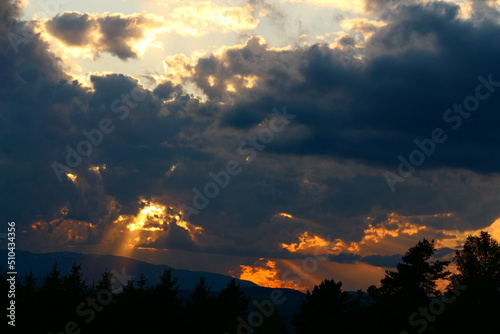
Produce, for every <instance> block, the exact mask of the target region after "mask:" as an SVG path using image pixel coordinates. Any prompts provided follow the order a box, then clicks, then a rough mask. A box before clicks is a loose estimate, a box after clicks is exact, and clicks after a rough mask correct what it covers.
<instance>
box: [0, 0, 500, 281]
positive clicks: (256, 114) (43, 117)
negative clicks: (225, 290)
mask: <svg viewBox="0 0 500 334" xmlns="http://www.w3.org/2000/svg"><path fill="white" fill-rule="evenodd" d="M403 7H404V8H400V13H399V14H400V15H397V16H393V17H391V19H390V20H387V24H386V25H384V26H382V25H381V24H378V23H377V24H375V23H374V22H373V21H365V20H359V19H358V20H351V21H346V22H345V23H344V24H345V25H346V29H347V28H348V29H352V30H354V32H353V33H352V34H353V35H349V36H348V35H342V36H339V37H340V38H341V39H340V40H338V42H337V43H336V44H335V45H331V44H327V43H318V44H315V45H312V46H307V47H289V48H280V49H278V48H274V47H272V46H271V45H270V44H269V43H268V42H266V41H265V39H264V38H262V37H259V36H253V37H251V38H249V39H248V40H247V41H246V42H245V43H243V44H241V45H233V46H230V47H223V48H221V49H220V50H218V51H217V52H214V53H213V54H211V55H208V56H206V57H202V58H200V59H189V58H187V57H183V56H181V55H177V56H172V57H167V58H166V59H165V63H166V64H168V69H172V70H171V72H168V73H166V74H165V75H164V76H163V78H160V79H158V82H157V86H156V87H155V88H153V89H151V90H149V89H147V88H146V87H144V86H143V85H142V84H141V83H140V82H139V80H137V79H136V78H133V77H130V76H126V75H122V74H116V73H93V74H92V75H91V76H90V77H89V85H90V86H89V87H84V86H82V85H81V83H80V82H78V81H74V80H73V79H72V78H70V77H69V76H68V75H66V74H65V72H64V71H63V69H62V68H61V66H62V65H61V62H60V60H59V59H58V58H57V57H56V56H55V55H54V54H53V53H51V52H49V51H48V50H49V44H48V43H47V42H45V41H44V40H42V39H41V37H40V36H37V35H34V36H33V38H31V39H29V41H26V42H25V43H21V44H19V51H20V52H19V53H16V52H15V51H14V49H13V48H12V45H11V43H10V41H9V39H8V37H7V36H8V33H9V32H15V33H20V32H21V31H22V29H23V27H24V26H28V25H25V24H24V23H23V22H20V21H18V15H19V11H18V9H17V7H13V6H11V5H5V4H3V5H0V11H1V15H2V17H5V18H6V20H2V21H1V22H0V30H1V31H3V32H5V33H4V34H1V35H0V55H1V57H2V62H0V79H1V80H0V101H1V102H0V128H1V129H2V131H1V132H0V143H1V144H0V152H1V156H0V172H1V173H2V175H8V176H9V177H5V178H2V179H1V181H0V188H1V189H8V191H5V192H2V194H1V195H0V200H2V203H4V206H2V216H4V217H7V218H6V219H11V220H17V221H18V222H19V228H20V230H21V231H24V232H20V240H21V239H22V240H24V241H26V243H25V244H27V245H30V246H33V247H35V245H36V246H37V247H39V249H42V250H45V249H47V248H49V247H56V246H55V245H56V244H57V245H59V246H60V247H61V248H62V249H68V248H69V247H71V249H74V250H77V249H84V247H85V246H89V245H91V246H92V247H96V249H99V250H100V251H102V252H112V251H117V252H120V254H126V253H127V252H129V253H128V254H131V255H132V254H135V252H138V251H139V248H142V249H141V250H140V251H151V253H153V252H155V250H156V249H157V250H158V252H160V251H162V250H165V249H168V250H169V251H176V252H179V253H182V252H184V253H183V254H184V255H183V256H186V258H189V256H188V255H186V254H187V253H189V254H191V255H190V256H191V258H195V257H196V254H200V253H203V254H211V255H214V254H217V256H222V255H231V256H235V257H238V256H239V257H245V258H247V259H248V260H247V262H246V264H245V265H248V266H254V265H255V260H256V259H259V258H261V257H264V258H266V259H272V261H275V262H276V267H277V268H278V269H281V267H280V265H282V266H283V269H284V268H285V267H286V263H287V262H285V261H289V262H288V264H289V265H290V266H291V265H292V264H293V265H295V266H297V265H299V264H300V261H301V259H302V258H304V256H308V255H310V254H311V252H313V251H314V250H315V249H316V247H317V246H318V245H319V246H321V247H324V248H328V250H329V251H330V253H331V255H332V256H337V258H336V259H337V260H338V261H343V262H349V261H355V262H356V261H358V259H359V262H360V263H361V264H362V265H363V266H364V268H365V269H366V270H368V271H369V272H370V275H372V276H373V277H374V276H376V275H378V274H379V273H380V272H381V269H379V268H377V267H378V266H382V264H390V261H392V259H393V257H394V255H395V254H401V253H402V252H404V251H405V250H407V249H408V248H409V247H411V246H412V245H414V244H415V243H416V242H417V241H418V240H419V239H421V238H423V237H427V238H435V239H436V240H438V242H439V247H440V248H445V247H446V248H450V249H452V248H454V247H456V246H457V242H458V241H460V240H463V237H464V236H466V235H465V234H466V233H469V232H470V231H477V230H478V229H479V228H491V229H492V231H496V232H495V233H497V224H494V222H495V221H496V220H497V219H498V217H499V212H500V205H499V204H500V201H499V199H498V187H499V186H500V184H499V179H498V170H499V167H500V157H499V156H498V150H497V147H496V145H495V143H496V142H497V141H498V135H497V133H498V131H497V128H496V127H497V125H496V124H497V123H498V121H499V119H498V117H499V116H498V113H497V110H499V109H500V108H499V107H500V92H495V93H493V92H492V94H491V96H490V97H489V98H488V99H487V100H485V101H481V107H480V109H478V110H477V111H475V112H474V113H471V115H470V116H469V117H468V118H463V119H462V123H463V125H462V127H461V128H460V129H458V130H456V131H449V130H450V127H449V125H450V124H449V123H446V122H445V121H444V120H443V119H442V117H443V113H444V112H445V111H446V110H447V109H449V108H453V104H454V103H462V102H463V101H464V99H465V98H466V97H467V96H468V95H470V94H473V93H474V90H475V89H476V87H477V85H478V84H479V81H478V79H477V77H478V76H480V75H482V76H483V77H484V78H488V76H489V74H490V73H491V75H492V78H493V79H492V80H493V81H495V82H497V81H500V74H499V73H497V72H496V68H497V65H496V62H497V59H498V56H499V55H500V49H499V44H498V43H496V42H495V41H497V40H498V36H499V32H500V31H499V30H500V28H499V26H498V24H497V23H495V22H494V21H488V20H479V19H475V18H474V17H473V16H471V19H464V18H462V17H460V16H459V14H460V12H459V7H458V6H456V5H454V4H446V3H432V4H423V5H413V6H403ZM200 8H205V7H203V6H201V7H200ZM207 8H208V9H207V10H209V11H210V10H212V9H213V8H212V7H207ZM245 8H246V7H245ZM196 13H197V14H196V15H197V17H198V18H199V16H200V15H202V13H204V12H203V11H200V12H196ZM214 13H218V9H217V10H215V12H214ZM224 13H226V14H227V15H229V16H231V17H233V16H234V17H237V18H239V19H238V20H240V19H241V22H242V24H243V25H244V27H246V26H245V24H248V27H251V26H253V25H254V24H256V23H255V22H256V21H247V20H246V18H247V16H248V15H250V14H252V15H254V14H255V13H253V12H251V11H250V10H249V9H248V10H246V9H245V10H243V11H236V12H231V11H229V12H224ZM240 14H241V15H240ZM194 22H197V23H196V24H197V25H199V26H200V27H202V26H203V24H205V23H206V22H208V21H206V22H205V23H203V22H201V21H200V22H199V21H196V20H195V21H194ZM238 22H239V21H238ZM156 24H157V22H156V21H155V20H153V21H149V16H142V14H135V15H129V16H124V15H119V14H116V15H111V14H102V15H90V14H78V13H65V14H62V15H60V16H58V17H56V18H54V19H51V20H49V21H48V22H47V26H46V27H47V31H50V32H51V33H52V34H53V37H54V38H57V39H59V40H60V41H61V42H62V43H66V44H68V45H69V48H71V47H75V48H76V49H80V51H81V50H87V49H88V52H90V54H94V53H99V52H108V53H111V54H114V55H116V56H117V57H120V58H122V59H131V58H134V57H138V56H140V54H141V52H140V50H141V49H140V48H136V47H135V45H137V43H139V44H141V43H143V42H144V41H146V40H148V39H147V36H148V35H147V31H152V30H148V29H153V30H154V29H161V28H162V27H163V28H164V27H165V25H163V23H162V25H160V26H156ZM238 24H239V23H238ZM347 25H348V26H347ZM210 29H212V28H210ZM213 29H219V28H213ZM241 29H246V28H241ZM355 33H361V34H367V33H369V34H371V36H370V38H368V39H365V40H364V43H360V41H361V40H360V38H359V34H358V37H356V36H354V35H355ZM353 36H354V37H353ZM113 37H116V39H113ZM144 38H146V39H144ZM104 40H109V41H110V43H107V42H106V43H104V42H103V41H104ZM72 45H73V46H72ZM161 79H163V80H164V81H161ZM187 84H191V85H195V86H196V87H197V88H199V89H200V90H201V91H202V92H203V98H202V97H196V96H194V95H193V94H188V93H187V92H186V91H185V90H184V88H183V87H185V86H183V85H187ZM132 92H136V93H140V94H141V96H142V97H143V98H141V99H140V100H134V99H133V97H132ZM497 93H498V94H499V95H496V94H497ZM285 107H286V109H287V111H288V112H289V113H290V114H293V115H296V117H295V118H294V119H293V120H292V121H291V122H290V124H289V125H287V127H286V129H284V130H283V131H282V132H280V133H276V134H275V135H274V138H273V140H272V141H271V142H269V143H268V144H266V145H265V149H262V150H257V149H256V150H255V152H256V154H257V156H256V158H255V159H254V160H253V161H248V160H247V159H246V158H247V157H248V153H247V154H241V153H240V152H238V147H239V144H240V143H246V144H247V145H248V144H249V142H250V141H251V140H254V139H252V138H256V137H255V136H258V133H259V131H260V130H262V129H263V128H265V127H266V126H267V125H268V124H269V122H270V120H271V118H272V115H273V110H279V111H281V112H282V111H283V109H284V108H285ZM275 108H276V109H275ZM121 116H124V117H121ZM104 118H108V119H110V120H111V121H112V124H113V125H114V130H113V131H112V133H109V134H106V135H105V136H104V137H103V140H102V143H101V144H100V145H97V146H95V147H93V149H92V152H91V153H89V154H88V156H85V157H83V159H82V161H81V163H80V164H79V165H78V166H76V167H72V171H71V175H72V176H71V178H72V179H73V180H72V179H71V178H69V177H64V178H63V182H61V183H59V180H58V178H57V177H56V175H55V174H54V170H53V169H52V167H51V164H52V162H53V161H58V162H60V163H66V161H65V160H66V156H67V154H68V148H67V147H70V148H73V149H76V147H77V145H78V143H80V142H81V141H82V140H85V139H86V137H85V135H84V133H83V131H84V130H87V131H89V130H92V129H96V128H98V126H99V123H100V121H101V120H102V119H104ZM436 127H443V128H446V129H447V130H448V131H449V132H447V134H448V135H449V139H448V141H447V142H446V143H444V144H443V145H441V146H439V147H437V148H436V153H435V154H434V155H432V156H431V157H429V159H428V160H426V163H425V164H424V165H423V166H421V167H420V169H418V171H416V172H415V174H414V175H413V177H410V178H407V179H406V180H405V182H404V183H402V184H400V188H398V191H397V192H396V193H391V192H390V191H389V189H388V187H387V184H386V182H385V180H384V178H383V176H382V174H383V172H384V171H385V170H387V169H390V170H396V169H397V168H398V164H399V160H398V156H399V155H405V154H406V155H408V154H409V153H410V152H411V151H412V150H414V149H415V143H414V140H415V139H419V140H423V139H424V138H427V137H428V136H429V134H430V133H431V131H432V129H434V128H436ZM229 160H236V161H237V162H238V163H239V164H240V165H241V166H242V172H241V174H240V175H238V176H235V177H233V178H231V181H230V184H229V185H228V186H227V187H226V188H225V189H224V190H223V191H220V194H219V195H218V196H217V197H214V198H213V199H210V204H209V205H208V206H207V207H206V208H205V209H204V210H202V211H201V212H200V214H199V215H193V216H192V217H190V220H189V224H187V223H186V225H184V224H183V223H182V221H180V220H176V222H174V221H172V222H170V223H169V224H165V223H163V224H159V223H158V222H156V223H155V222H154V219H150V218H148V217H147V216H146V218H148V219H149V220H151V221H137V222H136V220H137V219H138V217H140V215H141V212H142V210H143V209H144V207H145V206H144V204H141V203H142V202H148V201H149V202H150V203H156V204H157V205H158V206H161V207H165V208H174V209H175V210H179V209H180V208H181V205H182V204H190V203H192V201H193V197H194V195H195V193H194V192H193V189H195V188H197V189H202V188H203V187H204V185H206V184H207V183H208V182H210V181H212V179H211V177H210V174H209V173H210V172H217V171H221V170H224V168H225V167H226V165H227V162H228V161H229ZM104 166H105V168H104ZM96 167H99V168H97V171H96ZM68 173H69V172H68ZM67 176H69V175H67ZM164 211H165V210H164ZM167 211H168V210H167ZM280 213H286V215H280ZM165 214H166V213H161V214H159V216H162V215H165ZM119 217H122V218H123V219H122V220H121V221H120V220H119ZM368 217H370V218H371V219H368ZM132 221H134V222H135V224H138V223H144V225H141V224H139V225H137V226H142V227H144V226H146V225H147V226H146V228H150V229H152V230H147V229H146V230H145V229H144V228H138V229H135V230H134V231H131V229H130V228H128V226H130V224H132V223H133V222H132ZM120 222H121V223H120ZM153 223H154V224H153ZM155 228H156V229H158V230H155ZM197 228H200V229H199V230H198V229H197ZM196 231H202V232H200V233H196ZM497 234H498V233H497ZM136 238H138V240H135V239H136ZM148 238H150V239H148ZM46 240H50V241H51V242H52V243H51V244H50V245H47V244H46ZM24 241H23V242H24ZM283 245H286V247H284V246H283ZM99 247H100V248H99ZM146 248H147V250H146ZM87 249H88V248H87ZM179 253H175V254H179ZM326 253H327V254H328V252H326ZM193 254H194V255H193ZM347 254H351V255H347ZM352 254H354V255H355V256H354V255H352ZM214 256H215V255H214ZM349 256H351V258H349ZM342 257H344V258H342ZM278 260H279V261H278ZM280 261H282V262H280ZM364 262H365V263H364ZM297 263H299V264H297ZM354 267H355V265H353V264H351V263H331V264H330V263H329V264H325V267H324V268H323V269H322V270H323V271H318V273H317V275H316V274H315V275H316V276H315V277H313V278H311V280H312V281H314V280H316V279H319V278H320V275H322V274H325V275H326V272H327V270H328V269H332V268H333V269H335V270H336V271H335V273H336V274H337V275H340V276H342V275H343V274H342V272H341V271H342V270H341V269H346V270H350V271H349V272H350V273H353V274H354V273H357V270H358V269H357V268H354ZM358 268H359V267H358ZM264 269H265V268H264ZM268 269H269V268H268Z"/></svg>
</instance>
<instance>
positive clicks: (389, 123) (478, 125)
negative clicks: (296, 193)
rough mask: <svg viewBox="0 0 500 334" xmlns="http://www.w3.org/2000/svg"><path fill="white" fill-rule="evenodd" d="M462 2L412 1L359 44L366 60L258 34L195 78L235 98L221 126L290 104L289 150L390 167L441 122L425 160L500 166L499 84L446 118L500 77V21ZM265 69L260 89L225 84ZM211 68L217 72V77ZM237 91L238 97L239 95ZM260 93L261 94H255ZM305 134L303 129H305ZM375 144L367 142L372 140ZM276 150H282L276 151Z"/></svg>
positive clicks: (202, 66) (247, 122)
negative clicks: (283, 46) (293, 125)
mask: <svg viewBox="0 0 500 334" xmlns="http://www.w3.org/2000/svg"><path fill="white" fill-rule="evenodd" d="M457 15H458V7H457V6H455V5H451V4H445V3H431V4H427V5H420V6H408V7H404V8H403V9H401V11H400V13H399V16H397V17H395V18H394V21H393V22H391V24H389V25H387V26H385V27H383V28H381V29H379V31H378V32H377V33H376V34H375V35H374V36H373V37H372V38H371V39H370V40H369V41H368V42H367V44H366V47H365V48H363V49H360V50H358V51H359V54H360V55H361V56H362V57H363V59H364V61H359V60H357V59H356V58H353V57H351V56H346V54H345V52H344V51H341V50H332V49H330V48H328V47H327V46H326V45H320V44H318V45H314V46H312V47H310V48H308V49H300V50H294V51H276V50H272V49H269V48H268V46H267V45H266V44H264V43H260V42H259V40H258V39H257V38H254V39H252V40H250V41H249V42H248V44H247V45H246V46H245V47H243V48H239V49H232V50H228V51H227V52H226V53H225V54H224V55H223V56H222V57H219V58H217V57H211V58H207V59H202V60H200V61H199V63H198V65H197V66H196V72H195V75H194V79H195V80H196V83H197V84H198V85H199V86H200V87H201V88H203V89H204V91H205V93H206V94H207V95H209V96H210V97H212V98H214V97H219V98H222V99H228V97H227V96H230V97H231V98H232V99H234V103H233V105H234V107H232V108H226V109H225V110H224V111H223V114H222V115H221V117H220V122H221V125H222V126H229V127H234V128H249V127H251V126H254V125H256V124H258V123H260V122H261V121H262V120H263V119H264V117H266V115H268V114H269V112H270V108H269V107H268V106H269V105H285V104H288V105H289V106H290V110H291V112H292V113H296V114H297V115H298V116H297V122H300V123H301V125H304V126H305V127H306V128H305V129H306V130H310V131H308V132H307V134H305V138H302V139H301V140H297V141H292V142H291V143H290V145H289V146H288V147H280V150H279V151H280V152H282V153H295V154H321V155H328V156H332V157H337V158H348V159H355V160H358V161H362V162H364V163H371V164H375V165H379V166H385V167H392V168H394V167H397V165H398V163H399V161H398V160H397V157H398V155H400V154H405V153H406V152H408V153H409V152H411V150H412V149H413V148H414V145H415V144H414V143H413V141H414V140H415V139H419V140H422V139H424V138H427V137H429V136H430V133H431V131H432V130H433V129H434V128H436V127H442V128H444V129H445V130H446V131H447V132H448V133H449V135H450V136H449V137H450V138H449V140H448V141H447V142H446V143H445V144H443V145H441V146H440V147H439V154H435V155H433V156H432V157H431V158H430V159H428V161H426V163H425V165H424V166H423V168H436V167H454V168H456V167H461V168H468V169H471V170H474V171H478V172H496V171H497V170H498V169H499V168H500V156H499V155H498V151H497V150H496V148H495V146H492V145H491V143H494V142H497V141H498V139H499V137H498V131H496V127H497V124H498V121H499V120H500V116H499V113H498V110H500V94H498V93H500V92H494V93H492V94H491V96H490V97H489V98H488V99H487V100H486V101H481V105H480V108H479V109H478V110H477V111H475V112H474V113H473V114H472V115H471V116H470V118H469V119H462V121H463V122H462V123H463V126H462V127H461V128H460V129H459V130H457V131H454V130H451V129H450V127H451V126H456V125H457V124H458V122H459V121H460V120H457V119H454V120H453V121H451V120H450V119H449V118H450V117H451V116H456V115H457V114H456V113H453V114H450V115H448V120H447V121H446V120H444V119H443V114H444V113H445V111H446V110H447V109H449V108H452V109H453V104H454V103H458V104H462V103H463V101H464V99H465V98H466V97H467V96H469V95H471V94H472V95H474V92H475V88H476V87H477V86H478V85H479V84H480V83H481V82H480V81H479V80H478V77H479V76H482V77H483V78H484V79H485V80H486V81H488V80H489V78H490V75H491V81H493V82H500V73H499V71H498V66H497V59H498V58H499V56H500V44H499V43H498V39H499V37H498V36H500V34H499V33H500V27H499V26H498V25H497V24H495V23H493V22H491V21H486V22H474V21H467V20H461V19H458V18H457ZM250 73H252V74H255V75H257V76H259V78H260V79H259V85H258V87H257V88H255V89H245V88H242V89H240V90H239V91H238V93H237V94H231V93H230V92H229V93H228V92H226V84H227V83H228V82H229V83H230V82H232V81H233V80H234V78H235V77H236V75H240V76H245V75H249V74H250ZM209 76H214V77H215V78H216V83H215V84H214V85H211V84H210V83H209V81H208V77H209ZM231 95H233V96H231ZM257 96H258V99H257V98H255V97H257ZM301 131H302V133H297V137H303V136H304V129H302V130H301ZM367 148H369V149H367ZM277 151H278V150H277Z"/></svg>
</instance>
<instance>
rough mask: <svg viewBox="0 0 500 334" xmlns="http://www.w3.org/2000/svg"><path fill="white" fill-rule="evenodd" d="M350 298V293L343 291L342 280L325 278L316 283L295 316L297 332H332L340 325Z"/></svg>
mask: <svg viewBox="0 0 500 334" xmlns="http://www.w3.org/2000/svg"><path fill="white" fill-rule="evenodd" d="M349 299H350V296H349V294H348V293H347V292H345V291H342V282H338V283H335V281H334V280H324V281H323V282H321V284H320V285H319V286H317V285H315V286H314V289H313V291H312V293H311V292H309V291H307V294H306V297H305V300H304V302H303V303H302V305H300V311H299V313H298V314H296V315H294V317H293V320H292V323H293V325H294V326H295V328H296V329H297V334H303V333H304V334H316V333H317V334H319V333H326V332H332V331H333V330H334V329H336V328H337V327H339V325H340V323H341V321H342V313H343V310H344V308H345V307H346V303H347V302H348V301H349Z"/></svg>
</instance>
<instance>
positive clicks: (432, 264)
mask: <svg viewBox="0 0 500 334" xmlns="http://www.w3.org/2000/svg"><path fill="white" fill-rule="evenodd" d="M435 251H436V247H435V245H434V240H432V241H429V240H427V239H425V238H424V239H423V240H422V241H419V242H418V243H417V244H416V245H415V246H413V247H411V248H410V249H409V250H408V252H406V254H405V255H404V256H403V258H402V260H403V262H402V263H398V264H397V266H396V269H397V270H396V271H388V270H387V271H386V274H385V277H384V278H383V279H382V280H381V281H380V283H381V286H380V287H379V288H374V287H370V288H368V293H369V295H370V297H371V298H373V300H374V301H375V304H373V305H372V306H371V307H370V309H371V310H370V312H371V321H373V324H374V327H375V328H376V329H377V331H378V332H379V333H399V332H400V331H401V330H403V329H404V328H407V327H408V321H409V316H410V315H411V314H412V313H414V312H415V311H417V310H418V309H419V308H420V307H424V306H427V305H428V304H429V297H437V296H439V295H440V291H439V290H438V289H437V284H436V282H437V281H438V280H444V279H447V278H448V277H449V275H450V272H449V271H447V270H446V267H447V266H448V264H449V261H441V260H434V261H431V259H432V257H433V256H434V253H435Z"/></svg>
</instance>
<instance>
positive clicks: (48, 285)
mask: <svg viewBox="0 0 500 334" xmlns="http://www.w3.org/2000/svg"><path fill="white" fill-rule="evenodd" d="M40 305H43V308H42V309H41V316H42V317H43V319H42V321H41V324H40V326H41V331H43V332H50V331H53V332H60V330H61V328H62V326H64V323H65V322H66V321H68V320H67V317H68V315H69V313H68V311H69V309H70V307H71V306H70V305H69V304H66V302H65V299H64V290H63V289H62V279H61V272H60V270H59V266H58V265H57V263H56V264H54V265H53V266H52V269H51V270H50V272H49V273H48V274H47V276H46V277H45V278H44V280H43V283H42V286H41V288H40Z"/></svg>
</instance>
